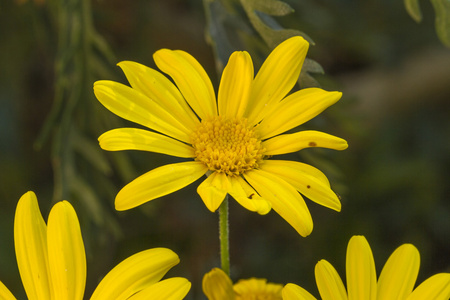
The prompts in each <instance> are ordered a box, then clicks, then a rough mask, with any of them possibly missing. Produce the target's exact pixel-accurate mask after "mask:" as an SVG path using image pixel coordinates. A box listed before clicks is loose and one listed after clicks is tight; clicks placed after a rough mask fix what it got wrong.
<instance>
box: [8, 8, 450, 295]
mask: <svg viewBox="0 0 450 300" xmlns="http://www.w3.org/2000/svg"><path fill="white" fill-rule="evenodd" d="M407 2H409V5H410V6H411V3H412V4H414V2H417V1H406V2H405V3H407ZM431 2H433V1H431ZM431 2H428V1H423V3H421V4H422V5H421V9H420V11H421V14H422V22H421V23H420V24H417V23H415V22H414V21H413V20H412V18H411V17H410V16H409V15H408V12H407V10H406V9H405V6H404V3H403V2H402V1H391V0H383V1H374V0H367V1H359V2H358V1H357V2H355V1H342V0H332V1H309V0H302V1H294V0H291V1H286V3H287V4H289V5H286V4H285V3H284V2H280V1H253V0H242V1H213V0H205V1H203V3H202V2H200V1H194V0H191V1H183V0H166V1H143V0H140V1H118V0H113V1H92V3H91V2H90V1H87V0H83V1H76V0H71V1H47V2H45V1H43V0H41V1H34V2H25V3H23V1H16V2H14V1H4V2H1V4H0V65H1V66H2V71H1V72H0V201H1V202H0V207H1V209H0V257H1V258H2V259H1V260H0V279H1V280H2V282H4V283H5V285H7V286H8V287H9V288H10V289H11V290H12V291H13V292H14V294H15V295H17V297H18V298H19V299H22V298H25V296H24V291H23V288H22V286H21V282H20V277H19V274H18V271H17V265H16V262H15V255H14V246H13V245H14V243H13V220H14V211H15V206H16V203H17V200H18V199H19V198H20V196H21V195H22V194H23V193H25V192H26V191H27V190H33V191H35V192H36V194H37V196H38V199H39V202H40V206H41V210H42V212H43V215H44V218H46V216H47V215H48V212H49V210H50V208H51V206H52V205H53V204H54V202H55V201H59V200H63V199H67V200H69V201H70V202H71V203H72V204H73V205H74V206H75V208H76V210H77V213H78V216H79V218H80V222H81V225H82V232H83V237H84V240H85V244H86V250H87V255H88V283H87V293H86V294H87V295H90V293H91V292H92V289H93V288H94V287H95V286H96V284H97V283H98V281H99V280H100V279H101V276H103V275H104V274H105V273H106V272H107V271H108V270H109V269H111V268H112V267H113V266H114V265H115V264H117V263H118V262H119V261H121V260H122V259H124V258H125V257H128V256H130V255H132V254H134V253H136V252H138V251H141V250H144V249H147V248H151V247H157V246H164V247H169V248H171V249H173V250H174V251H175V252H176V253H178V254H179V256H180V258H181V263H180V265H178V266H177V267H175V268H174V269H173V270H172V271H170V274H171V275H176V276H185V277H187V278H188V279H189V280H191V281H192V282H193V288H192V290H191V292H190V293H189V297H190V298H192V299H199V298H200V299H201V298H202V292H201V278H202V276H203V274H204V273H205V272H207V271H209V270H210V269H211V268H212V267H216V266H218V265H219V255H218V249H219V242H218V237H217V215H215V214H212V213H210V212H209V211H208V210H207V209H206V207H205V206H204V205H203V203H202V201H201V200H200V197H199V196H198V195H197V193H196V191H195V189H196V186H197V185H196V184H193V185H191V186H189V187H188V188H185V189H183V190H181V191H179V192H176V193H174V194H171V195H168V196H165V197H163V198H161V199H158V200H155V201H151V203H148V204H145V205H143V206H141V207H139V208H136V209H133V210H130V211H126V212H116V211H115V210H114V206H113V202H114V196H115V194H116V193H117V191H118V190H119V189H120V188H121V187H122V186H123V185H124V184H125V183H127V182H129V181H130V180H131V179H133V178H135V177H136V176H137V175H139V174H142V173H143V172H145V171H148V170H150V169H152V168H154V167H156V166H160V165H163V164H165V163H167V162H171V161H175V160H176V159H175V158H171V157H166V156H164V155H160V154H148V153H138V152H131V151H130V152H127V153H107V152H104V151H102V150H100V148H99V147H98V145H97V137H98V136H99V135H100V134H101V133H102V132H104V131H106V130H108V129H112V128H116V127H119V126H122V125H123V124H125V123H126V122H125V121H123V120H119V119H118V118H116V117H115V116H114V115H113V114H111V113H109V112H108V111H106V109H104V108H103V107H102V106H101V105H100V104H99V103H98V102H97V100H95V98H94V96H93V93H92V84H93V82H94V81H95V80H98V79H111V80H117V81H121V82H124V83H126V80H125V77H124V76H123V75H122V74H121V72H120V70H119V69H118V68H117V67H115V64H116V63H117V62H119V61H121V60H133V61H137V62H140V63H143V64H146V65H148V66H152V67H155V65H154V63H153V61H152V53H153V52H154V51H156V50H158V49H160V48H171V49H182V50H185V51H188V52H190V53H191V54H192V55H194V57H196V58H197V59H198V60H199V61H200V62H201V63H202V64H203V65H204V66H205V68H206V70H207V72H208V74H210V75H211V77H212V78H213V82H214V83H215V85H216V87H217V82H218V76H217V74H220V70H221V69H222V68H223V66H224V64H225V63H226V59H227V57H228V55H229V54H230V53H231V52H232V51H234V50H247V51H249V52H250V54H251V55H252V58H254V61H255V66H256V68H258V67H259V66H260V64H261V62H262V61H263V60H264V58H265V57H266V55H267V54H268V53H269V51H270V50H271V48H273V47H274V46H275V45H276V44H277V43H278V42H279V41H281V40H283V39H285V38H286V37H288V36H291V35H293V34H301V35H304V36H305V37H306V38H308V39H309V40H310V41H311V42H312V41H313V42H314V43H315V45H314V46H311V47H310V51H309V53H308V62H307V63H306V64H305V68H304V70H303V71H302V75H301V78H300V82H299V83H300V86H301V87H307V86H313V85H320V86H321V87H322V88H324V89H327V90H341V91H343V93H344V96H343V98H342V100H341V101H340V102H338V104H336V105H334V106H333V107H331V108H329V109H328V110H327V111H326V112H325V114H323V115H321V116H320V117H319V118H316V119H314V120H313V121H311V122H309V123H308V124H306V126H305V127H307V128H314V129H318V130H323V131H325V132H328V133H331V134H335V135H337V136H340V137H343V138H345V139H347V140H348V142H349V145H350V147H349V149H348V150H346V151H344V152H333V151H326V150H320V149H308V150H303V151H301V152H300V153H298V154H292V155H289V156H287V157H289V159H295V160H300V161H306V162H308V163H310V164H312V165H314V166H316V167H318V168H320V169H321V170H324V172H325V173H326V174H327V175H328V176H329V178H330V181H331V183H332V187H333V188H334V190H335V191H336V192H337V193H338V194H339V195H340V196H341V197H342V204H343V209H342V212H340V213H335V212H333V211H331V210H327V209H326V208H323V207H321V206H318V205H315V204H314V203H312V202H310V201H309V202H308V206H309V207H310V209H311V213H312V215H313V220H314V222H315V223H314V225H315V228H314V230H313V233H312V234H311V236H310V237H307V238H301V237H300V236H298V234H297V233H296V232H295V231H294V230H293V229H292V228H290V226H289V225H288V224H287V223H286V222H284V221H283V220H282V219H281V218H280V217H279V216H278V215H277V214H275V213H270V214H269V215H267V216H259V215H256V214H253V213H251V212H248V211H245V210H243V209H242V207H240V206H238V205H237V204H235V203H234V202H233V201H231V202H230V203H231V207H230V214H231V216H230V217H231V220H230V230H231V237H230V238H231V241H230V242H231V265H232V270H231V272H232V278H233V280H238V279H239V278H248V277H263V278H267V279H268V280H269V281H272V282H279V283H287V282H293V283H296V284H299V285H302V286H303V287H305V288H307V289H308V290H310V291H311V292H312V293H314V294H316V295H317V290H316V287H315V282H314V275H313V273H314V271H313V270H314V265H315V264H316V262H317V261H318V260H320V259H322V258H325V259H327V260H328V261H330V262H331V263H332V264H333V265H335V266H336V268H337V269H338V271H339V272H340V273H341V275H343V274H344V272H345V269H344V266H345V251H346V246H347V242H348V240H349V238H350V237H351V236H352V235H354V234H363V235H365V236H366V237H367V239H368V241H369V243H370V244H371V246H372V249H373V252H374V255H375V260H376V262H377V266H378V271H380V268H381V266H382V264H383V263H384V262H385V260H386V259H387V257H388V256H389V254H390V253H391V252H392V251H393V250H394V249H395V248H396V247H397V246H399V245H400V244H402V243H412V244H414V245H416V246H417V247H418V249H419V251H420V253H421V258H422V263H421V271H420V273H419V279H418V281H419V282H420V281H422V280H424V279H425V278H427V277H429V276H431V275H432V274H434V273H437V272H443V271H446V272H450V204H449V196H450V185H449V184H448V182H449V178H450V176H449V175H450V174H449V172H450V171H449V170H450V156H449V153H450V144H449V142H448V141H449V137H450V136H449V132H450V122H449V106H450V105H449V99H450V84H449V83H450V79H449V78H450V50H449V49H447V48H445V46H444V45H443V44H442V43H441V42H440V40H439V38H438V36H437V33H436V29H435V23H434V22H435V19H434V18H435V17H437V15H438V14H435V11H434V9H433V6H432V5H435V3H440V2H439V1H434V2H433V4H431ZM407 7H408V6H407ZM291 8H292V9H293V10H294V11H295V12H292V11H293V10H292V9H291ZM420 11H419V12H420ZM409 12H410V13H411V8H409ZM415 12H416V13H417V8H416V9H415ZM445 29H447V32H448V28H446V27H445V26H444V31H445ZM438 32H439V31H438ZM440 38H441V39H442V37H440ZM444 44H445V43H444ZM306 71H307V72H306ZM297 88H298V87H297ZM307 201H308V200H307Z"/></svg>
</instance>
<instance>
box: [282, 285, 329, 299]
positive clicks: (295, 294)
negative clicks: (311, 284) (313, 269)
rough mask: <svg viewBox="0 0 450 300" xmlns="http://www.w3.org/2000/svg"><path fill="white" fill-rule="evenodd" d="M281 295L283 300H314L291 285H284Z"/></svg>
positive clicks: (308, 294)
mask: <svg viewBox="0 0 450 300" xmlns="http://www.w3.org/2000/svg"><path fill="white" fill-rule="evenodd" d="M281 294H282V296H283V300H316V298H315V297H314V296H313V295H311V294H310V293H309V292H308V291H307V290H305V289H304V288H302V287H300V286H298V285H296V284H293V283H288V284H286V285H285V286H284V288H283V290H282V291H281ZM324 300H325V299H324Z"/></svg>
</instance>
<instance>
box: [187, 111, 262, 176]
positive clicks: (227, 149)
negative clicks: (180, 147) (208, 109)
mask: <svg viewBox="0 0 450 300" xmlns="http://www.w3.org/2000/svg"><path fill="white" fill-rule="evenodd" d="M192 146H193V147H194V148H195V154H196V158H195V159H196V160H197V161H201V162H203V163H204V164H205V165H206V166H208V168H209V170H211V171H215V172H224V173H226V174H227V175H240V174H242V173H244V172H246V171H248V170H251V169H254V168H257V167H258V164H260V163H261V162H262V160H263V158H264V150H265V149H264V148H263V147H262V146H261V140H260V139H258V137H257V135H256V132H255V128H254V127H249V126H247V119H245V118H242V119H233V120H230V119H225V118H223V117H220V116H217V117H214V118H212V119H210V120H202V122H201V123H200V125H199V126H198V127H197V129H196V130H195V132H194V133H193V134H192Z"/></svg>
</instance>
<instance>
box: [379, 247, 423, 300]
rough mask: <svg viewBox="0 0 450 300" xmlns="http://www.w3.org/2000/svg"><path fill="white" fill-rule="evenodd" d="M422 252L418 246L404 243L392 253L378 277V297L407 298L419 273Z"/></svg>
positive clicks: (387, 299)
mask: <svg viewBox="0 0 450 300" xmlns="http://www.w3.org/2000/svg"><path fill="white" fill-rule="evenodd" d="M419 266H420V254H419V251H418V250H417V248H416V247H414V246H413V245H411V244H404V245H402V246H400V247H398V248H397V249H396V250H395V251H394V253H392V254H391V256H390V257H389V259H388V261H387V262H386V264H385V265H384V267H383V270H382V271H381V274H380V277H379V278H378V287H377V297H378V299H383V300H384V299H386V300H397V299H406V297H407V296H408V295H409V294H411V292H412V290H413V288H414V284H415V283H416V279H417V274H418V273H419Z"/></svg>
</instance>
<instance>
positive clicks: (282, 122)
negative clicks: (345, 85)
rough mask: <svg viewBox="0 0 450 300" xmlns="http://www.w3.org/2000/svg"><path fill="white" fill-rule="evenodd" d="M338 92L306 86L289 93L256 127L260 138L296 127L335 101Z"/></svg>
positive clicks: (338, 96) (339, 95)
mask: <svg viewBox="0 0 450 300" xmlns="http://www.w3.org/2000/svg"><path fill="white" fill-rule="evenodd" d="M341 96H342V93H340V92H327V91H324V90H322V89H319V88H308V89H303V90H300V91H298V92H296V93H293V94H292V95H289V96H288V97H286V99H284V100H283V101H281V102H280V103H278V104H276V105H275V107H274V109H273V110H272V111H270V114H268V115H267V116H266V117H265V118H264V119H263V120H262V121H261V124H260V125H259V127H258V131H259V133H260V135H261V136H260V138H261V139H267V138H270V137H272V136H275V135H278V134H280V133H283V132H286V131H288V130H289V129H292V128H294V127H297V126H299V125H301V124H303V123H305V122H307V121H309V120H311V119H312V118H314V117H315V116H317V115H318V114H320V113H321V112H322V111H324V110H325V109H326V108H328V107H329V106H331V105H333V104H334V103H336V102H337V101H338V100H339V99H340V98H341Z"/></svg>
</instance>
